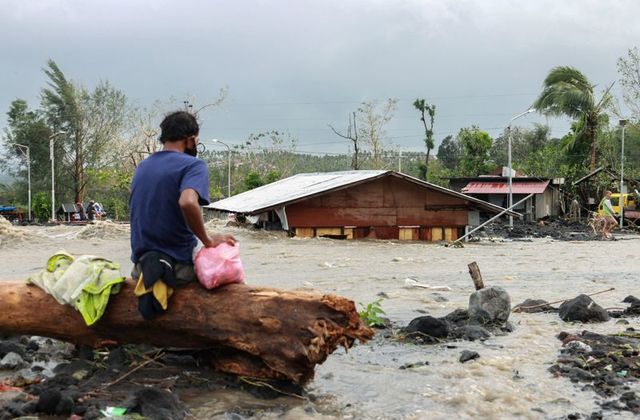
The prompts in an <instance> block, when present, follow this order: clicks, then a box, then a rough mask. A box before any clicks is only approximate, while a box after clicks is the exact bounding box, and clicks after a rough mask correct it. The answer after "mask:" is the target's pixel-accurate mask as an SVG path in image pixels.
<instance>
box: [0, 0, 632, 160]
mask: <svg viewBox="0 0 640 420" xmlns="http://www.w3.org/2000/svg"><path fill="white" fill-rule="evenodd" d="M0 6H2V13H1V14H0V39H1V40H2V42H0V57H1V60H2V65H1V66H0V76H1V77H0V109H1V110H2V117H0V127H4V126H5V125H6V111H7V110H8V107H9V104H10V102H11V101H12V100H14V99H16V98H23V99H26V100H27V101H28V102H29V103H30V105H32V106H37V105H38V103H39V92H40V90H41V88H42V87H43V86H44V85H45V83H46V80H45V77H44V74H43V72H42V68H43V67H44V66H45V64H46V61H47V60H48V59H49V58H51V59H53V60H55V61H56V62H57V63H58V65H59V66H60V67H61V68H62V70H63V71H64V72H65V74H66V75H67V77H68V78H70V79H72V80H73V81H75V82H78V83H81V84H83V85H85V86H87V87H92V86H94V85H95V84H96V82H98V81H99V80H109V81H110V82H111V83H112V84H113V85H114V86H115V87H117V88H119V89H121V90H123V91H124V92H125V93H126V95H127V96H128V98H129V99H130V100H131V101H132V102H133V103H135V104H137V105H140V106H150V105H151V104H152V103H153V102H154V101H155V100H160V101H163V102H166V101H167V100H168V99H169V98H175V108H178V107H180V106H182V101H183V100H184V99H186V98H191V99H192V102H193V103H194V104H195V106H196V107H197V106H200V105H204V104H206V103H209V102H211V101H213V100H214V99H215V97H216V96H217V92H218V91H219V89H220V88H222V87H224V86H228V88H229V95H228V97H227V100H226V101H225V103H224V105H223V106H222V107H221V108H218V109H213V110H205V111H203V113H202V115H201V120H202V124H203V126H202V131H201V138H202V139H211V138H220V139H223V140H225V141H228V142H229V143H240V142H242V141H244V140H246V138H247V136H248V135H249V134H250V133H258V132H261V131H266V130H273V129H275V130H281V131H287V132H290V133H291V134H292V135H293V136H295V137H296V138H297V139H298V144H299V146H298V149H299V150H301V151H312V152H316V153H320V152H346V151H347V150H348V149H347V148H348V143H347V142H346V141H345V140H341V139H340V138H338V137H336V136H335V135H334V134H333V133H332V132H331V131H330V129H329V128H328V127H327V124H332V125H334V126H335V127H336V128H338V129H341V128H342V129H344V128H346V125H347V115H348V113H349V112H351V111H354V110H355V109H356V108H357V107H358V105H359V104H360V103H361V102H362V101H371V100H379V101H383V100H385V99H386V98H397V99H398V100H399V107H398V110H397V111H396V114H395V117H394V120H393V122H392V123H391V124H390V126H389V128H388V136H389V139H388V141H389V143H392V144H394V145H396V146H397V147H399V148H401V149H402V150H421V151H422V150H424V149H423V142H422V138H423V134H422V126H421V123H420V121H419V120H418V113H417V111H415V110H414V109H413V107H412V105H411V104H412V102H413V100H414V99H415V98H417V97H421V98H425V99H426V100H427V102H428V103H432V104H435V105H436V107H437V109H436V121H435V127H434V130H435V137H436V141H437V144H438V143H439V142H440V141H441V140H442V138H444V137H445V136H446V135H448V134H454V135H455V134H456V133H457V132H458V130H459V129H460V128H462V127H467V126H470V125H478V126H479V127H480V128H482V129H484V130H486V131H488V132H489V133H490V134H491V135H492V136H493V137H496V136H497V135H499V134H500V133H501V132H502V130H503V129H504V127H505V126H506V125H507V123H508V121H509V119H510V118H511V117H512V116H514V115H516V114H518V113H519V112H521V111H524V110H526V109H527V108H528V107H529V106H530V105H531V103H532V102H533V100H534V99H535V97H536V95H537V94H538V93H539V92H540V89H541V85H542V81H543V79H544V77H545V76H546V74H547V73H548V71H549V70H550V69H551V68H552V67H554V66H558V65H570V66H575V67H576V68H578V69H579V70H580V71H582V72H583V73H584V74H585V75H586V76H587V77H588V78H589V79H590V80H591V81H592V82H593V83H595V84H597V85H598V86H599V87H598V90H600V89H602V88H603V87H604V86H606V85H608V84H610V83H612V82H613V81H615V80H616V79H617V78H618V74H617V69H616V60H617V59H618V58H619V57H621V56H624V55H626V52H627V50H628V49H629V48H632V47H634V46H640V25H639V24H638V22H637V20H638V16H640V1H637V0H621V1H615V0H612V1H593V0H571V1H568V0H563V1H558V0H550V1H542V0H527V1H516V0H484V1H480V0H477V1H463V0H457V1H439V0H423V1H419V0H411V1H410V0H407V1H393V0H369V1H364V0H361V1H348V0H323V1H318V0H316V1H306V0H281V1H275V0H272V1H240V0H236V1H231V0H230V1H206V0H202V1H197V0H183V1H176V0H173V1H165V0H138V1H135V0H122V1H120V0H29V1H25V0H0ZM614 92H615V93H616V94H617V95H619V93H620V91H619V89H618V88H615V89H614ZM536 121H539V122H545V119H544V118H541V117H539V116H536V115H531V116H527V117H525V118H522V119H520V120H518V125H521V126H530V125H531V124H532V123H533V122H536ZM549 123H550V125H551V126H552V134H553V135H554V136H562V135H563V134H565V132H566V130H567V122H566V121H563V120H550V121H549Z"/></svg>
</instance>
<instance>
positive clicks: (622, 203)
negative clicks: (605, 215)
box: [618, 120, 629, 230]
mask: <svg viewBox="0 0 640 420" xmlns="http://www.w3.org/2000/svg"><path fill="white" fill-rule="evenodd" d="M627 122H629V121H628V120H620V127H622V147H621V152H620V199H619V200H618V205H619V206H620V230H622V226H623V224H624V189H623V188H624V128H625V126H626V125H627Z"/></svg>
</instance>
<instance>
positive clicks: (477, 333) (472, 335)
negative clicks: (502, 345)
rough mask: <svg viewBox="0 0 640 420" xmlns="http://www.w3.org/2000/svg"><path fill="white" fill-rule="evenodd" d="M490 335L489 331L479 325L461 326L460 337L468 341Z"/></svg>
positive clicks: (483, 338)
mask: <svg viewBox="0 0 640 420" xmlns="http://www.w3.org/2000/svg"><path fill="white" fill-rule="evenodd" d="M489 337H491V333H490V332H489V331H487V330H486V329H485V328H483V327H481V326H479V325H465V326H464V327H462V338H463V339H465V340H469V341H476V340H480V341H484V340H486V339H488V338H489Z"/></svg>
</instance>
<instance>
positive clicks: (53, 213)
mask: <svg viewBox="0 0 640 420" xmlns="http://www.w3.org/2000/svg"><path fill="white" fill-rule="evenodd" d="M65 133H66V132H65V131H58V132H56V133H53V134H52V135H50V136H49V158H50V159H51V221H52V222H55V221H56V179H55V153H53V140H55V138H56V137H57V136H59V135H61V134H65Z"/></svg>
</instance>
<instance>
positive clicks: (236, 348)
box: [0, 281, 373, 384]
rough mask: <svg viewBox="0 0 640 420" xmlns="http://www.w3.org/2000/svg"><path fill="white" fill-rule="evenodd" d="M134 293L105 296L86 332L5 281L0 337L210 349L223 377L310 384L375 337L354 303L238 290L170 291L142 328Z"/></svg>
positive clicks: (35, 291)
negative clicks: (322, 369) (338, 355)
mask: <svg viewBox="0 0 640 420" xmlns="http://www.w3.org/2000/svg"><path fill="white" fill-rule="evenodd" d="M133 287H134V285H133V283H131V282H130V281H129V282H127V283H126V284H125V285H124V287H123V289H122V290H121V291H120V293H119V294H117V295H113V296H111V299H110V301H109V306H108V309H107V311H106V313H105V314H104V316H103V317H102V318H101V319H100V321H98V323H97V324H95V325H94V326H92V327H87V326H86V325H85V324H84V321H83V320H82V317H81V315H80V314H79V313H78V312H77V311H76V310H75V309H74V308H72V307H70V306H66V305H60V304H58V303H57V302H56V301H55V300H54V299H53V297H51V296H49V295H48V294H46V293H45V292H44V291H42V290H41V289H40V288H38V287H37V286H33V285H31V286H30V285H26V284H25V283H24V282H16V281H13V282H3V283H2V286H0V308H2V311H0V333H2V334H20V335H40V336H46V337H51V338H56V339H60V340H64V341H69V342H72V343H76V344H87V345H91V346H99V345H101V343H103V342H105V341H115V342H117V343H118V344H127V343H131V344H142V343H145V344H151V345H155V346H159V347H179V348H192V349H208V350H210V351H211V352H212V354H213V355H214V357H213V358H212V359H213V360H212V363H213V365H214V367H215V368H216V369H217V370H219V371H221V372H226V373H233V374H237V375H243V376H250V377H258V378H268V379H286V380H291V381H293V382H296V383H298V384H305V383H307V382H308V381H309V380H310V379H312V378H313V373H314V368H315V365H316V364H320V363H322V362H324V361H325V360H326V358H327V356H328V355H329V354H331V353H332V352H333V351H334V350H336V348H337V347H338V345H342V346H343V347H345V349H348V348H349V347H351V346H352V345H353V343H354V341H355V340H356V339H358V340H360V341H361V342H366V341H367V340H368V339H370V338H371V337H372V336H373V331H372V330H371V329H370V328H369V327H367V326H366V325H364V323H363V322H362V321H361V319H360V317H359V315H358V313H357V311H356V308H355V305H354V303H353V301H351V300H348V299H346V298H343V297H340V296H335V295H322V294H312V293H303V292H295V291H282V290H277V289H271V288H258V287H251V286H247V285H243V284H232V285H228V286H225V287H223V288H219V289H215V290H211V291H209V290H206V289H203V288H202V287H201V286H200V285H199V284H192V285H189V286H187V287H184V288H180V289H177V290H176V291H175V293H174V295H173V296H172V297H171V299H170V302H169V309H168V310H167V312H166V313H164V314H163V315H161V316H159V317H158V318H156V319H154V320H152V321H144V320H143V319H142V316H141V315H140V314H139V313H138V309H137V305H138V301H137V299H136V298H135V296H134V295H133ZM34 308H37V310H34Z"/></svg>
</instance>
